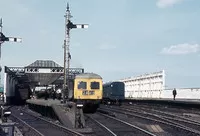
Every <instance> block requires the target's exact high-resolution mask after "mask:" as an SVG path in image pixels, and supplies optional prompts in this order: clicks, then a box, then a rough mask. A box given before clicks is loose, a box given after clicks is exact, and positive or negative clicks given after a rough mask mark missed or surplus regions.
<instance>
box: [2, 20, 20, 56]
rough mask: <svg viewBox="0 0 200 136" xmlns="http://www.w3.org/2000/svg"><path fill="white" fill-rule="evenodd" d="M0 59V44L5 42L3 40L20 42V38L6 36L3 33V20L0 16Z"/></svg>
mask: <svg viewBox="0 0 200 136" xmlns="http://www.w3.org/2000/svg"><path fill="white" fill-rule="evenodd" d="M0 28H1V31H0V59H1V45H2V44H3V43H4V42H5V41H11V42H22V38H16V37H6V36H5V35H4V34H3V20H2V18H1V19H0Z"/></svg>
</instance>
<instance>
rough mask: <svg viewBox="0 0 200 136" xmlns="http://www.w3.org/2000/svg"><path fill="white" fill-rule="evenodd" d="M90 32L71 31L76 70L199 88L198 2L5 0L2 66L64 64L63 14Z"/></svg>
mask: <svg viewBox="0 0 200 136" xmlns="http://www.w3.org/2000/svg"><path fill="white" fill-rule="evenodd" d="M67 2H69V3H70V9H71V13H72V15H73V18H72V22H74V23H88V24H89V28H88V29H84V30H81V29H74V30H72V31H71V43H70V50H71V55H72V62H71V64H72V67H83V68H85V71H88V72H95V73H98V74H100V75H101V76H102V77H103V78H104V81H109V80H115V79H121V78H125V77H129V76H136V75H140V74H145V73H151V72H156V71H160V70H162V69H164V70H165V71H166V85H167V86H168V87H200V82H199V81H200V73H199V69H200V63H198V62H199V61H200V53H199V51H200V45H199V44H200V39H199V35H200V31H199V24H200V19H199V14H200V8H199V5H200V1H199V0H109V1H108V0H101V1H97V0H96V1H94V0H84V1H81V0H69V1H66V0H59V1H53V0H52V1H47V0H43V1H41V0H28V1H27V0H0V3H1V5H0V17H2V18H3V25H4V28H3V32H4V34H5V35H6V36H18V37H22V38H23V42H22V43H9V42H7V43H4V44H3V46H2V60H1V65H3V66H5V65H6V66H26V65H29V64H31V63H32V62H34V61H35V60H46V59H48V60H54V61H55V62H57V63H58V64H60V65H63V48H62V45H63V40H64V14H65V8H66V3H67Z"/></svg>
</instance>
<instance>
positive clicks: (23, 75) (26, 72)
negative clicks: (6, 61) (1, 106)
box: [5, 66, 84, 85]
mask: <svg viewBox="0 0 200 136" xmlns="http://www.w3.org/2000/svg"><path fill="white" fill-rule="evenodd" d="M42 69H45V70H47V71H48V72H47V73H43V72H44V70H43V72H42V71H41V70H42ZM5 73H8V74H9V75H11V76H12V77H13V78H15V79H17V80H18V81H19V82H20V83H29V84H32V85H38V81H39V80H40V79H41V80H46V79H47V80H46V84H60V83H63V78H64V75H63V68H62V67H61V68H60V67H55V68H49V69H47V68H39V67H37V68H36V67H7V66H5ZM80 73H84V69H83V68H70V69H69V77H68V78H67V79H72V80H73V79H74V78H75V76H76V75H77V74H80ZM44 78H46V79H44ZM36 80H37V81H36ZM43 84H44V83H43Z"/></svg>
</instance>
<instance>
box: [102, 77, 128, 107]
mask: <svg viewBox="0 0 200 136" xmlns="http://www.w3.org/2000/svg"><path fill="white" fill-rule="evenodd" d="M124 99H125V84H124V83H123V82H119V81H115V82H109V83H105V84H104V85H103V99H102V103H104V104H106V103H107V104H109V103H111V104H119V105H121V102H122V101H123V100H124Z"/></svg>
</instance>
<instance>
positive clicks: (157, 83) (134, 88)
mask: <svg viewBox="0 0 200 136" xmlns="http://www.w3.org/2000/svg"><path fill="white" fill-rule="evenodd" d="M119 81H122V82H124V83H125V97H126V98H162V92H163V90H164V89H165V71H164V70H162V71H160V72H155V73H151V74H145V75H141V76H137V77H130V78H125V79H121V80H119Z"/></svg>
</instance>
